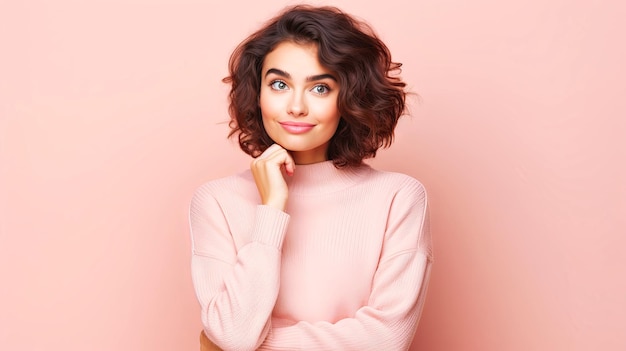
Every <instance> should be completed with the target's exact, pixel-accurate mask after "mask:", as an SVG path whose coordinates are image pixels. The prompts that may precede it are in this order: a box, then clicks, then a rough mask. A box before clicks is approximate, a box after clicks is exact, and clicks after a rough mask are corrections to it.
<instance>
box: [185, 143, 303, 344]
mask: <svg viewBox="0 0 626 351" xmlns="http://www.w3.org/2000/svg"><path fill="white" fill-rule="evenodd" d="M281 169H285V171H286V172H287V174H293V171H294V169H295V164H294V162H293V159H292V158H291V156H290V155H289V153H288V152H287V151H286V150H285V149H283V148H282V147H280V146H279V145H276V144H274V145H272V146H270V147H269V148H268V149H267V150H265V151H264V152H263V154H261V155H260V156H259V157H258V158H256V159H254V160H253V161H252V164H251V165H250V170H251V171H252V174H253V176H254V180H255V184H256V186H257V190H258V191H259V195H260V197H261V203H262V205H259V206H257V207H256V212H255V215H254V219H253V221H252V223H253V224H252V228H251V233H250V237H249V238H250V242H248V243H247V244H245V245H243V246H242V247H240V248H239V249H237V248H236V247H235V243H234V241H233V238H232V235H231V232H230V229H229V227H228V223H227V221H226V218H225V216H224V213H223V212H222V208H221V207H220V204H219V203H218V202H217V201H216V199H215V197H214V196H213V195H212V194H211V192H210V191H209V189H204V188H201V189H199V190H198V191H197V192H196V194H195V196H194V198H193V200H192V203H191V209H190V218H189V220H190V226H191V234H192V247H193V256H192V275H193V281H194V286H195V289H196V295H197V297H198V301H199V302H200V306H201V308H202V324H203V326H204V333H205V334H206V336H207V337H208V339H209V341H211V342H212V343H214V344H215V345H216V346H218V347H220V348H222V349H226V350H254V349H256V348H257V347H258V346H259V345H260V344H261V342H263V340H264V339H265V337H266V335H267V333H268V331H269V329H270V326H271V320H270V316H271V313H272V309H273V308H274V304H275V303H276V298H277V296H278V290H279V286H280V258H281V248H282V243H283V240H284V237H285V233H286V230H287V223H288V220H289V216H288V215H287V214H286V213H285V212H284V209H285V204H286V201H287V196H288V190H287V184H286V183H285V180H284V178H283V176H282V174H281ZM203 335H204V334H203Z"/></svg>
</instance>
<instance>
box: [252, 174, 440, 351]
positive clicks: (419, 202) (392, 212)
mask: <svg viewBox="0 0 626 351" xmlns="http://www.w3.org/2000/svg"><path fill="white" fill-rule="evenodd" d="M431 264H432V250H431V242H430V234H429V229H428V214H427V205H426V194H425V191H424V189H423V187H422V186H421V184H419V183H417V182H414V183H413V182H410V184H408V185H407V186H405V187H403V188H402V189H401V190H400V191H399V192H398V193H397V194H396V195H395V197H394V199H393V202H392V204H391V207H390V209H389V216H388V221H387V228H386V232H385V241H384V244H383V248H382V252H381V256H380V260H379V265H378V268H377V270H376V273H375V275H374V279H373V283H372V290H371V294H370V298H369V300H368V303H367V305H365V306H363V307H361V308H360V309H359V310H357V312H356V313H355V315H354V316H353V317H351V318H345V319H342V320H339V321H337V322H336V323H328V322H317V323H309V322H304V321H300V322H297V323H295V324H293V325H289V326H284V327H283V326H280V327H279V326H275V327H273V328H271V330H270V331H269V334H268V336H267V338H266V339H265V341H264V343H263V344H262V345H261V348H260V350H406V349H408V348H409V346H410V344H411V341H412V339H413V335H414V333H415V329H416V328H417V323H418V320H419V317H420V314H421V310H422V306H423V303H424V299H425V295H426V287H427V283H428V280H429V274H430V269H431ZM275 324H278V323H275Z"/></svg>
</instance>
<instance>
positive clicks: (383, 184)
mask: <svg viewBox="0 0 626 351" xmlns="http://www.w3.org/2000/svg"><path fill="white" fill-rule="evenodd" d="M369 168H370V170H369V172H368V176H367V177H366V182H367V183H369V184H368V186H371V187H377V188H382V189H384V190H385V191H388V192H390V193H392V194H402V195H403V196H407V197H408V198H412V199H413V200H414V201H422V202H425V201H426V188H425V187H424V185H423V184H422V183H421V182H420V181H419V180H417V179H416V178H414V177H412V176H410V175H408V174H404V173H399V172H391V171H384V170H378V169H375V168H371V167H369Z"/></svg>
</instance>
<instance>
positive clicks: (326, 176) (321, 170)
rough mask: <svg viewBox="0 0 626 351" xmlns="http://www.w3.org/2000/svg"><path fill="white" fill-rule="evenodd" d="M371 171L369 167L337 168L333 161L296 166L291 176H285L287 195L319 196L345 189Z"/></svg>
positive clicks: (363, 165)
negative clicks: (287, 188)
mask: <svg viewBox="0 0 626 351" xmlns="http://www.w3.org/2000/svg"><path fill="white" fill-rule="evenodd" d="M370 171H371V168H370V166H368V165H367V164H362V165H361V166H358V167H345V168H337V167H335V165H334V164H333V161H324V162H318V163H312V164H307V165H296V170H295V172H294V174H293V176H286V177H285V179H286V181H287V186H288V187H289V193H292V194H321V193H330V192H334V191H338V190H342V189H345V188H347V187H350V186H352V185H354V184H355V183H357V182H358V181H359V180H360V179H362V178H363V177H364V176H366V175H367V173H368V172H370Z"/></svg>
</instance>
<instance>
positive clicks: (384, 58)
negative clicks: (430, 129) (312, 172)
mask: <svg viewBox="0 0 626 351" xmlns="http://www.w3.org/2000/svg"><path fill="white" fill-rule="evenodd" d="M284 41H293V42H295V43H298V44H311V43H312V44H315V45H316V46H317V49H318V50H317V53H318V60H319V62H320V64H321V65H322V66H324V67H325V68H327V69H328V70H329V71H331V72H333V73H334V75H335V76H336V77H337V79H338V82H339V84H340V89H339V95H338V98H337V108H338V110H339V113H340V115H341V119H340V121H339V125H338V127H337V131H336V132H335V134H334V135H333V137H332V138H331V140H330V143H329V146H328V151H327V159H329V160H332V161H333V163H334V165H335V166H336V167H338V168H340V167H346V166H357V165H359V164H361V163H362V161H363V159H365V158H369V157H374V156H376V151H377V150H378V149H379V148H380V147H388V146H389V145H391V142H392V141H393V135H394V129H395V127H396V125H397V123H398V119H399V118H400V116H402V115H403V114H404V111H405V106H406V92H405V90H404V87H405V86H406V84H405V83H404V82H403V81H402V80H401V79H400V78H399V77H398V76H397V75H396V74H392V73H394V71H397V72H399V71H400V66H401V64H400V63H396V62H393V61H392V60H391V53H390V52H389V49H388V48H387V46H386V45H385V44H384V43H383V42H382V41H381V40H380V39H379V38H378V36H377V35H376V34H375V33H374V31H373V30H372V28H371V27H370V26H369V25H367V24H366V23H364V22H362V21H359V20H356V19H355V18H353V17H352V16H350V15H348V14H346V13H344V12H342V11H341V10H339V9H337V8H335V7H329V6H324V7H313V6H310V5H296V6H293V7H289V8H287V9H285V10H284V11H283V12H282V13H280V14H279V15H278V16H277V17H275V18H273V19H271V20H270V21H269V22H268V23H267V24H266V25H265V26H264V27H263V28H261V29H259V30H258V31H256V32H255V33H253V34H252V35H250V36H249V37H248V38H247V39H245V40H244V41H243V42H242V43H241V44H239V46H238V47H237V48H236V49H235V50H234V52H233V53H232V55H231V57H230V61H229V76H228V77H226V78H224V79H223V81H224V82H225V83H230V84H231V90H230V94H229V103H230V105H229V114H230V117H231V121H230V123H229V125H230V127H231V131H230V133H229V135H228V136H229V137H231V136H233V135H237V136H238V138H239V145H240V146H241V149H242V150H243V151H244V152H246V153H247V154H249V155H251V156H252V157H257V156H259V155H260V154H261V153H263V151H265V149H267V148H268V147H269V146H270V145H272V144H273V143H274V142H273V141H272V139H271V138H270V137H269V136H268V135H267V133H266V131H265V129H264V127H263V121H262V117H261V109H260V107H259V93H260V90H261V73H262V72H261V70H262V67H263V60H264V59H265V57H266V55H267V54H268V53H269V52H271V51H272V50H273V49H274V48H275V47H276V46H277V45H278V44H280V43H281V42H284Z"/></svg>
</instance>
